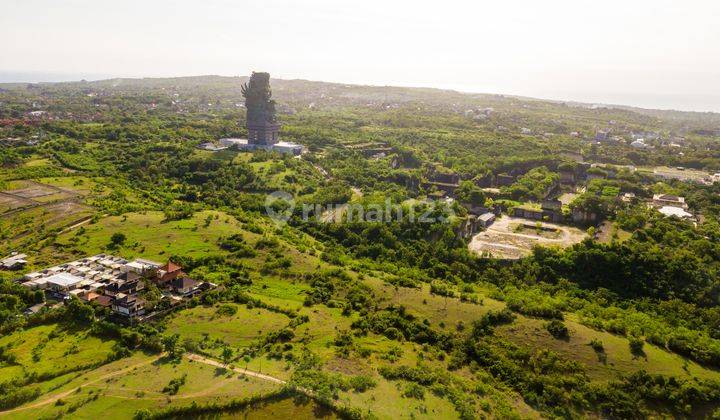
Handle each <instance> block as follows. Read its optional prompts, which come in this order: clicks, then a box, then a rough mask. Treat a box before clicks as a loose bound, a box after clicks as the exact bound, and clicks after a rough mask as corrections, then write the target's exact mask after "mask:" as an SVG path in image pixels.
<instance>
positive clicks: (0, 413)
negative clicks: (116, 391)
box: [0, 355, 164, 416]
mask: <svg viewBox="0 0 720 420" xmlns="http://www.w3.org/2000/svg"><path fill="white" fill-rule="evenodd" d="M163 356H164V355H160V356H157V357H154V358H151V359H148V360H144V361H142V362H140V363H136V364H134V365H131V366H128V367H126V368H123V369H118V370H116V371H114V372H110V373H107V374H105V375H102V376H100V377H98V378H95V379H93V380H91V381H88V382H85V383H83V384H81V385H78V386H76V387H75V388H72V389H70V390H68V391H64V392H61V393H59V394H55V395H53V396H52V397H48V398H46V399H44V400H40V401H36V402H34V403H31V404H28V405H24V406H21V407H17V408H13V409H10V410H5V411H0V416H3V415H6V414H10V413H15V412H18V411H23V410H29V409H32V408H38V407H42V406H44V405H48V404H54V403H55V402H56V401H57V400H59V399H61V398H64V397H67V396H69V395H72V394H74V393H75V392H77V391H78V390H79V389H80V388H83V387H86V386H89V385H92V384H95V383H98V382H101V381H104V380H105V379H108V378H112V377H113V376H117V375H120V374H123V373H125V372H128V371H131V370H133V369H135V368H137V367H140V366H145V365H149V364H150V363H154V362H155V361H157V360H158V359H160V358H161V357H163Z"/></svg>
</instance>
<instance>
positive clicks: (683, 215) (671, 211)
mask: <svg viewBox="0 0 720 420" xmlns="http://www.w3.org/2000/svg"><path fill="white" fill-rule="evenodd" d="M658 211H659V212H660V213H662V214H663V215H664V216H665V217H677V218H679V219H693V215H692V213H688V212H687V211H685V209H683V208H680V207H674V206H663V207H660V208H659V209H658Z"/></svg>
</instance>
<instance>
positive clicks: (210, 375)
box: [0, 76, 720, 419]
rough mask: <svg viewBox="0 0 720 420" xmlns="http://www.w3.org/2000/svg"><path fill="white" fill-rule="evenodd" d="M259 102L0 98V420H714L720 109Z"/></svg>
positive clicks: (312, 88) (203, 88) (390, 98)
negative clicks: (260, 125)
mask: <svg viewBox="0 0 720 420" xmlns="http://www.w3.org/2000/svg"><path fill="white" fill-rule="evenodd" d="M247 80H248V79H247V78H246V77H237V78H228V77H218V76H202V77H188V78H172V79H112V80H106V81H98V82H77V83H57V84H55V83H53V84H32V85H25V84H23V85H20V84H14V85H0V261H8V264H10V263H11V262H12V263H13V264H15V263H14V261H16V260H21V261H22V262H19V263H17V265H16V266H15V265H14V266H12V267H10V266H7V267H5V266H2V267H3V269H0V287H1V288H2V289H1V290H0V331H2V336H1V337H0V388H1V389H2V390H3V391H4V392H3V395H2V396H0V416H5V417H9V418H28V417H30V416H32V417H36V418H59V417H63V416H67V417H69V418H96V417H97V416H98V415H99V414H102V415H104V416H110V417H111V418H131V417H132V418H138V419H146V418H147V419H149V418H180V417H183V418H185V417H199V416H202V415H206V416H213V417H215V416H217V417H239V416H248V417H252V418H289V417H291V416H292V417H297V418H314V417H329V418H336V417H339V418H383V419H384V418H463V419H470V418H559V417H560V418H598V417H600V418H650V417H677V418H712V416H717V415H718V414H719V413H720V411H718V409H720V372H718V369H719V368H720V309H719V308H720V306H719V303H720V302H719V301H718V299H719V294H718V290H720V283H719V282H718V278H720V276H719V274H720V246H719V245H718V243H720V242H719V240H720V223H718V217H720V187H719V186H718V184H717V182H716V181H717V180H718V179H716V177H715V175H714V174H715V173H716V172H718V171H720V143H718V140H720V136H718V130H720V120H718V116H717V114H699V113H681V112H674V111H652V110H639V109H632V108H618V107H607V108H605V107H593V106H587V105H585V104H570V103H568V104H565V103H558V102H550V101H539V100H533V99H528V98H517V97H510V96H500V95H479V94H464V93H459V92H452V91H443V90H435V89H418V88H395V87H373V86H352V85H343V84H331V83H322V82H310V81H302V80H276V79H272V81H271V84H272V95H273V96H272V97H273V98H274V99H275V100H276V108H277V118H278V120H279V121H280V123H281V124H282V127H281V129H280V136H281V139H282V140H284V141H290V142H295V143H298V144H300V145H302V146H303V147H304V153H303V154H302V155H299V156H292V155H288V154H281V153H278V152H277V151H265V150H254V151H249V150H239V149H238V148H237V146H233V147H229V148H223V147H220V146H222V145H223V143H221V142H220V139H223V138H229V137H247V136H248V130H247V129H246V127H245V123H246V109H245V105H244V103H245V102H244V98H243V95H242V91H241V86H242V84H243V83H244V82H247ZM640 139H642V141H641V142H640V143H638V141H639V140H640ZM205 143H210V144H211V145H214V146H217V147H218V149H222V150H217V151H216V149H214V148H208V147H206V146H203V144H205ZM278 192H283V194H285V195H282V197H285V198H284V200H285V201H283V200H278V202H274V201H272V200H271V199H270V198H268V197H271V198H272V197H276V195H274V194H276V193H278ZM287 197H290V198H289V199H288V198H287ZM673 206H676V207H674V208H677V209H681V210H682V212H683V213H687V216H685V215H684V214H683V213H679V212H678V211H675V213H674V214H680V215H681V217H676V216H671V217H666V213H664V212H663V209H665V208H666V207H673ZM277 215H281V216H282V217H279V218H278V217H277ZM272 216H275V217H272ZM480 240H484V241H485V242H491V245H493V246H494V247H495V248H494V249H500V250H505V251H506V252H505V253H502V252H500V253H494V254H492V255H489V254H487V253H483V252H482V249H480V250H478V249H476V248H474V247H473V246H472V244H473V243H477V242H478V241H480ZM20 254H22V255H23V256H22V257H20V256H19V255H20ZM6 257H9V259H8V260H5V258H6ZM13 258H14V259H13ZM71 262H72V263H71ZM68 263H70V264H68ZM3 264H4V262H3ZM131 272H132V273H134V274H129V273H131ZM33 273H34V274H33ZM55 273H66V274H67V275H66V276H60V278H58V277H53V275H55ZM103 276H105V277H103ZM120 280H122V281H120ZM119 307H122V308H124V309H127V310H128V311H129V312H122V311H121V310H120V309H118V308H119ZM128 308H129V309H128Z"/></svg>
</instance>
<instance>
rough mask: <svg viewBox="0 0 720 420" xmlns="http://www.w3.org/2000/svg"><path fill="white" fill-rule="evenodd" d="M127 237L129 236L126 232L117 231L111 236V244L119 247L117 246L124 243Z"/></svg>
mask: <svg viewBox="0 0 720 420" xmlns="http://www.w3.org/2000/svg"><path fill="white" fill-rule="evenodd" d="M126 239H127V237H126V236H125V234H124V233H122V232H115V233H113V234H112V236H111V237H110V246H112V247H113V248H117V247H119V246H121V245H122V244H124V243H125V240H126Z"/></svg>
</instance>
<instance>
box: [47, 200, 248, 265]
mask: <svg viewBox="0 0 720 420" xmlns="http://www.w3.org/2000/svg"><path fill="white" fill-rule="evenodd" d="M208 217H210V218H211V220H210V223H209V224H208V225H207V226H206V219H207V218H208ZM164 218H165V217H164V215H163V213H161V212H156V211H148V212H145V213H128V214H125V215H123V216H110V217H105V218H103V219H101V220H100V221H98V222H97V223H95V224H91V225H87V226H85V229H84V234H82V235H79V236H78V235H77V234H76V232H68V233H65V234H63V235H60V236H59V238H58V240H57V242H58V243H60V244H65V245H69V246H75V247H76V248H78V249H79V250H80V251H82V252H83V253H85V254H88V255H91V254H97V253H100V252H105V251H108V245H109V243H110V237H111V236H112V235H113V234H114V233H123V234H124V235H125V236H126V238H127V239H126V240H125V245H124V246H122V247H121V248H120V249H118V250H115V249H113V250H112V251H113V252H118V251H119V254H121V255H123V256H125V257H127V258H134V257H143V258H149V259H155V260H159V261H163V260H166V259H167V258H168V257H169V256H171V255H185V256H191V257H202V256H206V255H210V254H211V253H217V252H219V248H218V246H217V241H218V239H220V237H223V236H229V235H232V234H233V233H237V232H239V231H240V223H239V222H238V221H237V220H236V219H235V218H233V217H231V216H228V215H227V214H225V213H222V212H216V211H204V212H199V213H196V214H195V215H194V216H193V217H192V218H190V219H185V220H179V221H168V222H165V221H164Z"/></svg>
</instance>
